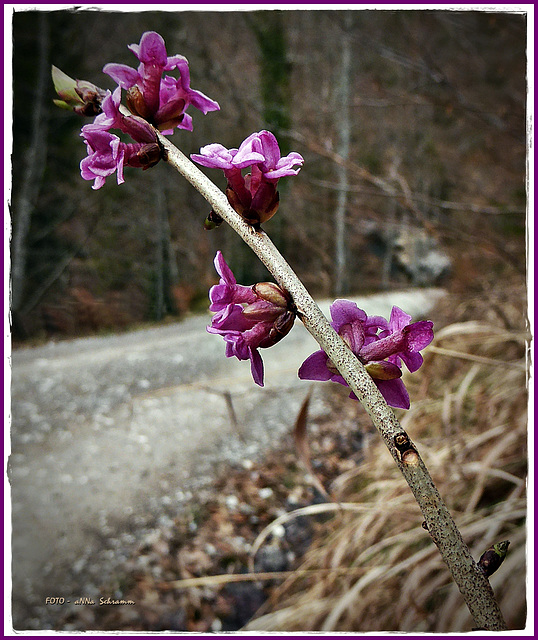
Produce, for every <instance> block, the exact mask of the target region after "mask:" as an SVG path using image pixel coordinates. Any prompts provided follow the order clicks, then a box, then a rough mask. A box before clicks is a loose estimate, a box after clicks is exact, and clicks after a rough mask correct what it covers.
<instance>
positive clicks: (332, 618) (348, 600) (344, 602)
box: [246, 285, 528, 632]
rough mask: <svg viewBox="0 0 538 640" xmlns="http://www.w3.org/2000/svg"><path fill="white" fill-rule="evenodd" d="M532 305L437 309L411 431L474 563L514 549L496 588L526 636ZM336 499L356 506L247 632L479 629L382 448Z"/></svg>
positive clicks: (504, 299) (518, 295) (513, 624)
mask: <svg viewBox="0 0 538 640" xmlns="http://www.w3.org/2000/svg"><path fill="white" fill-rule="evenodd" d="M524 295H525V292H524V288H523V286H522V285H520V286H513V287H510V293H509V294H508V293H507V291H506V288H505V289H503V291H502V293H501V294H499V296H498V298H499V299H498V300H496V299H495V292H492V291H488V298H487V299H486V298H484V299H482V300H481V299H476V298H473V299H461V298H458V299H455V298H452V299H450V300H448V301H445V303H444V306H443V307H440V308H438V310H437V316H438V318H443V317H444V318H445V319H446V321H445V323H442V322H441V321H439V319H438V321H437V322H436V326H437V327H440V326H443V324H445V326H444V327H443V328H442V329H441V330H439V329H438V330H437V333H436V339H435V341H434V343H433V348H431V349H430V350H429V351H428V353H427V356H426V361H425V364H424V366H423V367H422V369H421V370H420V372H419V373H418V374H414V375H413V376H411V377H409V379H408V380H407V381H406V382H407V383H408V386H409V388H410V393H411V397H412V398H414V401H413V402H412V406H411V409H410V410H409V411H408V412H406V413H405V415H403V416H402V420H401V421H402V426H403V427H404V429H406V430H407V431H408V433H409V434H410V436H411V438H412V440H413V441H414V443H415V444H416V445H417V447H418V448H419V450H420V452H421V454H422V456H423V458H424V461H425V463H426V465H427V466H428V468H429V470H430V473H431V474H432V477H433V479H434V481H435V483H436V485H437V487H438V489H439V491H440V493H441V495H442V496H443V497H444V499H445V501H446V502H447V504H448V506H449V508H450V510H451V512H452V514H453V516H454V518H455V520H456V523H457V524H458V526H459V528H460V531H461V533H462V535H463V538H464V540H465V541H466V543H467V544H468V545H469V548H470V549H471V552H472V553H473V556H474V557H475V559H478V558H479V557H480V555H481V554H482V552H483V551H485V549H487V548H488V547H489V546H490V545H491V544H493V543H496V542H499V541H501V540H505V539H508V540H510V548H509V552H508V556H507V559H506V560H505V562H504V564H503V565H502V567H501V568H500V569H499V570H498V572H497V573H495V574H494V575H493V576H491V578H490V582H491V585H492V587H493V589H494V591H495V594H496V596H497V598H498V602H499V604H500V606H501V609H502V611H503V613H504V615H505V618H506V620H507V624H508V625H509V628H511V629H518V628H522V627H524V624H525V616H526V589H525V576H526V556H525V542H526V528H525V518H526V497H525V478H526V472H527V388H526V361H525V358H526V341H527V339H528V335H527V333H526V331H525V329H526V327H525V319H524V313H523V311H522V308H523V304H524V302H523V301H524ZM470 311H472V315H471V316H470V315H469V312H470ZM470 317H471V319H469V318H470ZM475 318H479V319H480V320H479V321H477V320H475ZM434 320H436V318H435V317H434ZM335 428H337V427H336V426H335ZM374 440H375V439H374ZM329 489H330V494H331V497H332V499H333V500H335V501H336V503H337V504H338V503H345V506H343V508H342V509H338V508H337V504H336V505H335V504H334V502H333V503H330V505H327V510H328V511H329V510H331V511H332V512H333V513H334V516H333V517H332V518H331V519H330V520H329V521H328V522H327V523H326V525H325V526H324V528H323V532H322V534H321V535H319V536H318V538H317V539H316V540H315V542H314V544H313V545H312V547H311V548H310V550H309V551H308V552H307V554H306V556H305V557H304V559H303V562H302V564H301V566H300V567H299V568H298V570H297V571H296V572H295V573H294V574H292V575H291V576H289V577H288V578H287V579H286V580H285V582H284V583H283V584H282V585H280V586H279V587H277V588H276V589H275V590H274V592H273V594H272V596H271V598H270V600H269V602H268V603H266V605H265V606H264V607H263V608H262V610H261V611H260V612H259V613H258V617H257V618H256V619H254V620H253V621H251V622H250V623H249V625H248V626H247V627H246V629H247V630H249V631H252V630H270V631H325V632H328V631H356V632H361V631H362V632H367V631H413V632H461V631H469V630H471V628H472V627H473V621H472V619H471V618H470V615H469V613H468V610H467V608H466V606H465V604H464V602H463V599H462V598H461V596H460V594H459V592H458V590H457V587H456V586H455V584H454V583H453V581H452V579H451V576H450V574H449V572H448V570H447V568H446V566H445V565H444V563H443V561H442V559H441V557H440V555H439V553H438V551H437V548H436V547H435V545H434V544H433V542H432V541H431V540H430V538H429V535H428V532H427V531H425V530H424V529H423V528H422V527H421V522H422V518H421V514H420V510H419V508H418V506H417V504H416V502H415V501H414V499H413V496H412V494H411V492H410V491H409V489H408V487H407V485H406V484H405V482H403V480H402V478H401V476H400V474H399V472H398V470H397V469H396V468H395V466H394V464H393V461H392V459H391V457H390V455H389V454H388V452H387V451H386V449H385V448H384V446H383V445H382V444H381V442H377V440H375V442H374V443H373V444H372V443H370V445H369V446H368V447H367V449H366V450H365V459H364V461H363V462H362V463H361V464H360V465H359V466H357V467H356V468H354V469H351V470H349V471H346V473H344V474H342V475H341V476H339V477H338V478H337V479H336V480H335V481H334V482H333V483H332V485H331V486H330V487H329ZM353 505H356V509H353ZM322 508H323V505H318V512H319V511H320V510H321V509H322ZM296 515H303V516H304V515H305V514H296ZM286 517H288V518H291V517H294V516H293V514H288V515H287V516H286ZM266 534H267V532H265V533H264V534H263V535H262V536H261V538H260V539H259V540H258V541H257V543H256V544H255V545H254V550H256V549H257V548H259V546H261V545H262V544H263V541H264V535H266Z"/></svg>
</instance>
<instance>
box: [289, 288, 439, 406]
mask: <svg viewBox="0 0 538 640" xmlns="http://www.w3.org/2000/svg"><path fill="white" fill-rule="evenodd" d="M331 318H332V322H331V325H332V327H333V328H334V329H335V331H336V332H337V333H338V334H339V335H340V336H341V337H342V338H343V340H344V341H345V342H346V344H347V345H348V346H349V348H350V349H351V350H352V351H353V353H354V354H355V355H356V356H357V358H358V359H359V360H360V361H361V362H362V363H363V364H364V366H365V369H366V371H367V372H368V373H369V374H370V376H371V377H372V379H373V381H374V383H375V384H376V386H377V388H378V389H379V391H380V392H381V395H382V396H383V397H384V398H385V400H386V401H387V404H389V405H391V406H392V407H398V408H401V409H409V394H408V392H407V389H406V388H405V385H404V383H403V382H402V380H401V376H402V370H401V363H402V361H403V362H404V363H405V365H406V366H407V368H408V369H409V371H410V372H411V373H413V372H414V371H416V370H417V369H419V368H420V366H421V365H422V362H423V359H422V356H421V354H420V353H419V352H420V350H421V349H424V347H426V346H428V345H429V344H430V342H431V341H432V340H433V322H431V321H429V320H423V321H419V322H413V323H410V320H411V316H410V315H408V314H407V313H404V312H403V311H402V310H401V309H399V308H398V307H392V311H391V314H390V319H389V321H388V322H387V320H385V318H382V317H380V316H367V315H366V313H365V312H364V311H363V310H362V309H359V308H358V307H357V305H356V304H355V303H354V302H350V301H349V300H336V301H335V302H334V303H333V304H332V305H331ZM299 378H301V379H302V380H332V381H333V382H338V383H340V384H343V385H345V386H346V387H347V386H348V384H347V382H346V381H345V380H344V378H343V377H342V376H341V375H340V373H339V372H338V370H337V369H336V367H335V366H334V364H333V363H332V362H331V360H330V359H329V358H328V356H327V354H326V353H325V352H324V351H322V350H320V351H316V352H315V353H313V354H312V355H311V356H309V357H308V358H307V359H306V360H305V361H304V362H303V364H302V365H301V367H300V369H299ZM350 398H353V399H355V400H356V399H357V397H356V396H355V394H354V393H353V392H352V393H351V394H350Z"/></svg>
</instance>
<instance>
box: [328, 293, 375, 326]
mask: <svg viewBox="0 0 538 640" xmlns="http://www.w3.org/2000/svg"><path fill="white" fill-rule="evenodd" d="M330 312H331V318H332V322H331V325H332V327H333V328H334V330H335V331H337V332H338V330H339V329H340V327H341V326H343V325H344V324H352V323H353V322H360V323H362V322H364V321H365V320H366V317H367V316H366V313H365V312H364V311H363V310H362V309H359V307H358V306H357V305H356V304H355V303H354V302H350V301H349V300H335V301H334V302H333V303H332V304H331V307H330Z"/></svg>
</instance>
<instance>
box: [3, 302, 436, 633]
mask: <svg viewBox="0 0 538 640" xmlns="http://www.w3.org/2000/svg"><path fill="white" fill-rule="evenodd" d="M442 295H443V292H442V290H439V289H427V290H426V289H425V290H413V291H408V292H398V293H396V294H394V293H393V294H390V295H389V294H379V295H375V296H370V297H369V298H367V299H365V298H361V299H359V298H355V301H356V302H357V303H358V304H359V306H361V307H362V308H364V309H365V310H366V311H367V312H368V313H369V314H370V315H374V314H379V315H385V316H388V313H389V312H390V307H391V305H392V304H396V305H398V306H401V307H402V308H403V309H405V310H406V311H407V312H408V313H410V314H411V315H413V317H414V318H415V317H416V318H417V319H418V318H419V317H424V315H425V314H427V313H428V311H429V310H430V309H431V308H432V307H433V306H434V304H435V303H436V302H437V300H438V299H439V298H440V297H441V296H442ZM389 300H390V301H389ZM328 304H329V303H328V302H325V303H323V302H322V303H321V305H320V306H321V307H322V309H323V310H324V311H325V312H327V310H328ZM208 317H209V316H208V315H205V314H204V315H199V316H191V317H188V318H186V319H185V320H183V321H182V322H180V323H174V324H172V325H168V326H164V327H157V328H152V329H146V330H141V331H136V332H131V333H127V334H122V335H111V336H108V337H93V338H84V339H77V340H73V341H66V342H61V343H50V344H47V345H45V346H42V347H38V348H32V349H20V350H17V351H15V352H14V353H13V354H12V387H11V393H12V416H11V455H10V458H9V464H8V474H9V479H10V482H11V491H12V494H11V498H12V528H13V543H12V554H13V603H14V608H13V618H14V625H15V628H20V629H24V628H29V626H28V625H29V622H28V621H29V619H30V617H31V615H32V613H31V612H32V611H33V610H34V608H35V606H37V605H42V604H43V602H44V599H45V597H50V596H64V597H66V598H77V597H80V596H85V595H87V594H85V593H84V592H83V589H84V585H85V575H84V570H85V567H87V565H88V562H89V561H91V558H92V557H93V556H94V555H95V553H96V552H97V550H99V549H102V548H103V545H104V541H106V540H108V539H109V538H111V537H113V536H114V535H115V534H116V533H117V532H118V531H122V530H126V529H129V530H130V531H133V530H134V531H136V527H137V526H138V525H137V523H140V524H141V523H143V522H145V518H146V516H148V514H152V515H153V516H155V517H158V514H160V513H161V514H162V513H170V514H173V513H177V511H178V510H180V509H181V508H182V505H184V504H185V503H186V502H187V501H189V500H191V499H192V497H193V495H196V492H197V491H200V490H201V489H202V488H203V487H206V486H208V484H209V482H210V481H211V479H212V478H213V477H214V476H215V473H216V471H217V470H222V468H223V465H225V464H237V463H241V462H242V461H245V460H248V459H254V458H256V456H258V455H259V454H260V453H261V452H263V451H266V450H268V449H270V448H271V447H272V446H274V445H275V444H276V443H277V442H278V439H279V438H280V437H281V436H282V434H283V433H285V432H286V431H288V430H289V429H290V427H291V425H292V424H293V421H294V417H295V415H296V413H297V411H298V408H299V406H300V404H301V402H302V400H303V398H304V396H305V394H306V391H307V389H308V386H307V384H306V383H304V382H301V381H300V380H298V378H297V368H298V366H299V365H300V364H301V362H302V361H303V360H304V358H306V357H307V356H308V355H309V354H310V353H312V352H313V351H314V350H315V349H316V348H317V345H316V343H315V342H314V340H313V338H312V337H311V336H310V335H309V334H308V333H307V331H306V330H305V329H304V327H303V326H302V325H301V323H300V322H297V324H296V326H295V328H294V329H293V331H292V332H291V333H290V334H289V336H288V337H286V339H285V340H284V341H282V342H281V343H279V344H278V345H276V346H275V347H273V348H271V349H268V350H264V352H263V357H264V362H265V379H266V386H265V387H264V389H260V388H259V387H257V386H256V385H255V384H254V383H253V382H252V379H251V377H250V367H249V363H248V362H239V361H237V360H236V359H227V358H225V357H224V355H223V352H224V346H223V343H222V340H221V339H220V338H219V337H218V336H212V335H209V334H207V333H206V331H205V327H206V325H207V323H208ZM317 402H318V404H317V406H316V402H314V403H313V406H312V411H313V412H316V411H318V412H322V411H323V410H324V408H323V406H322V404H321V399H319V400H318V401H317ZM77 574H78V575H79V578H78V583H76V582H77V579H76V578H75V582H73V580H74V578H73V576H74V575H75V576H76V575H77ZM33 628H35V627H33Z"/></svg>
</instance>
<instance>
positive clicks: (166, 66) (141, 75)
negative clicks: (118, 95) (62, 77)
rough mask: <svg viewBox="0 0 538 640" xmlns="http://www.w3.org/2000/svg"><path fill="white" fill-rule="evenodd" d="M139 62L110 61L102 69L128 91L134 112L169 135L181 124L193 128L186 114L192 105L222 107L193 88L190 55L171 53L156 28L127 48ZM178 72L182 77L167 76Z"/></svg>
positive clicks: (207, 108)
mask: <svg viewBox="0 0 538 640" xmlns="http://www.w3.org/2000/svg"><path fill="white" fill-rule="evenodd" d="M128 48H129V49H130V50H131V51H132V52H133V53H134V55H135V56H136V57H137V58H138V60H139V62H140V64H139V65H138V68H137V69H133V68H132V67H129V66H127V65H125V64H115V63H110V64H107V65H105V66H104V67H103V71H104V72H105V73H106V74H107V75H109V76H110V77H111V78H113V79H114V80H115V81H116V82H117V83H118V84H119V85H120V87H121V88H122V89H125V90H126V91H127V106H128V107H129V110H130V111H131V113H133V114H134V115H136V116H140V117H141V118H144V120H147V121H148V122H149V123H150V124H152V125H154V126H155V127H156V128H157V129H159V131H162V132H163V133H166V134H169V133H172V132H173V130H174V129H175V128H176V127H178V128H179V129H188V130H189V131H192V118H191V117H190V116H189V115H187V114H186V113H185V111H186V110H187V108H188V107H189V105H191V104H192V105H193V106H194V107H195V108H196V109H199V110H200V111H201V112H202V113H203V114H206V113H208V112H209V111H217V110H218V109H219V108H220V107H219V105H218V103H217V102H215V101H214V100H211V99H210V98H208V97H207V96H206V95H204V94H203V93H201V92H200V91H195V90H194V89H191V87H190V72H189V63H188V61H187V58H185V57H184V56H181V55H175V56H168V55H167V52H166V46H165V42H164V39H163V38H162V36H160V35H159V34H158V33H156V32H155V31H146V32H145V33H143V34H142V37H141V38H140V44H132V45H130V46H129V47H128ZM174 69H177V70H178V71H179V78H175V77H173V76H169V75H165V76H164V77H163V73H164V72H165V71H172V70H174Z"/></svg>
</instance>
